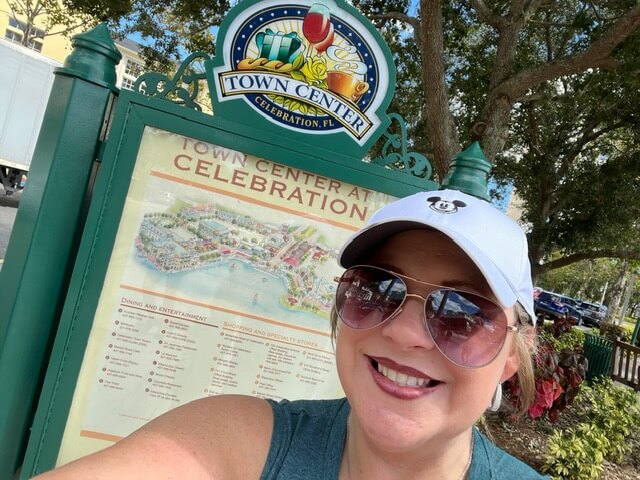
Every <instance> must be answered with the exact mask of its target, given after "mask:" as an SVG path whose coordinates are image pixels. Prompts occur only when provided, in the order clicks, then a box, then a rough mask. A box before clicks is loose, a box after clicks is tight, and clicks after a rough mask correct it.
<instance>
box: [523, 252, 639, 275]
mask: <svg viewBox="0 0 640 480" xmlns="http://www.w3.org/2000/svg"><path fill="white" fill-rule="evenodd" d="M594 258H620V259H626V260H640V251H638V250H594V251H591V252H581V253H574V254H572V255H567V256H566V257H562V258H557V259H555V260H551V261H550V262H546V263H543V264H541V265H535V266H534V270H535V274H536V275H540V274H542V273H546V272H548V271H550V270H555V269H557V268H561V267H566V266H567V265H571V264H572V263H576V262H579V261H581V260H591V259H594Z"/></svg>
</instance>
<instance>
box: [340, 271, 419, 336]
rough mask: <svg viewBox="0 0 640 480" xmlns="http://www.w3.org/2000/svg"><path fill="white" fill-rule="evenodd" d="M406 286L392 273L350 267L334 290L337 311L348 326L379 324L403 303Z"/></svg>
mask: <svg viewBox="0 0 640 480" xmlns="http://www.w3.org/2000/svg"><path fill="white" fill-rule="evenodd" d="M406 292H407V287H406V285H405V284H404V282H403V281H402V279H400V278H399V277H397V276H395V275H394V274H393V273H391V272H387V271H385V270H382V269H378V268H374V267H366V266H365V267H353V268H350V269H348V270H347V271H345V272H344V274H343V275H342V277H341V278H340V281H339V283H338V288H337V290H336V310H337V312H338V316H339V317H340V319H341V320H342V321H343V322H344V323H345V324H346V325H348V326H350V327H351V328H356V329H365V328H372V327H375V326H376V325H380V324H381V323H382V322H384V321H385V320H386V319H388V318H389V317H390V316H391V315H393V313H394V312H395V311H396V310H397V309H398V308H399V307H400V305H402V301H403V300H404V297H405V294H406Z"/></svg>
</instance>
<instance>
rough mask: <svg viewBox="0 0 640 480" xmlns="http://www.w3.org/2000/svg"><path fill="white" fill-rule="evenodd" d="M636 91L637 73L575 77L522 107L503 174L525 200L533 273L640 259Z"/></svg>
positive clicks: (545, 89) (517, 112)
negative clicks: (598, 261)
mask: <svg viewBox="0 0 640 480" xmlns="http://www.w3.org/2000/svg"><path fill="white" fill-rule="evenodd" d="M637 91H638V82H637V80H635V79H634V78H633V77H630V78H629V79H626V80H625V79H620V78H619V76H617V75H612V74H610V73H608V72H602V73H594V74H589V75H573V76H571V77H566V78H561V79H559V80H558V81H557V82H555V83H553V84H549V85H546V86H543V87H541V88H539V89H537V90H536V91H535V94H532V95H531V99H530V100H529V101H527V102H522V103H520V104H519V105H518V106H517V107H516V109H515V114H514V121H513V127H512V135H511V137H510V140H509V143H510V146H511V148H510V149H509V150H508V151H507V153H506V154H505V155H504V156H502V157H500V158H499V159H498V162H497V163H498V165H497V169H496V174H497V175H498V176H500V177H502V178H508V179H511V180H513V182H514V184H515V185H516V188H517V191H518V196H519V198H520V199H521V201H522V207H523V221H524V223H525V224H526V225H527V227H528V229H529V235H528V238H529V252H530V257H531V260H532V264H533V273H534V276H537V275H540V274H542V273H544V272H546V271H548V270H551V269H553V268H559V267H562V266H565V265H568V264H570V263H573V262H576V261H580V260H585V259H595V258H602V257H618V258H628V259H633V258H640V248H639V247H638V244H637V240H636V239H637V236H638V233H639V231H640V224H639V219H640V202H638V201H637V198H638V194H640V136H639V135H638V133H637V132H638V131H639V127H640V116H639V115H638V113H637V112H638V109H639V108H640V100H639V99H638V95H637ZM551 254H554V258H550V256H551Z"/></svg>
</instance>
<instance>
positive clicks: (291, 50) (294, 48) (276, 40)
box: [256, 28, 304, 63]
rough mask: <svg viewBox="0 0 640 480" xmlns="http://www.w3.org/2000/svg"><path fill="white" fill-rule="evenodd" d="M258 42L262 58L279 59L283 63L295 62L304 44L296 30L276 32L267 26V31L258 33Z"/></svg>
mask: <svg viewBox="0 0 640 480" xmlns="http://www.w3.org/2000/svg"><path fill="white" fill-rule="evenodd" d="M256 44H257V45H258V48H259V49H260V58H266V59H268V60H279V61H281V62H283V63H293V61H294V60H295V58H296V57H297V56H298V55H299V54H300V53H302V50H303V49H304V46H303V45H302V40H300V37H299V36H298V34H297V33H296V32H290V33H286V34H285V33H284V32H274V31H273V30H271V29H270V28H267V29H266V31H265V32H260V33H258V34H257V35H256Z"/></svg>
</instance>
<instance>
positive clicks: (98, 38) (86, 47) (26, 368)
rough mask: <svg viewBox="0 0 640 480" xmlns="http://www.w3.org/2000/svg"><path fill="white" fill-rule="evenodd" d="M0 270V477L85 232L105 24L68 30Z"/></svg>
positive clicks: (106, 83) (106, 81)
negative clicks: (67, 49)
mask: <svg viewBox="0 0 640 480" xmlns="http://www.w3.org/2000/svg"><path fill="white" fill-rule="evenodd" d="M72 45H73V47H74V49H73V51H72V52H71V54H70V55H69V56H68V57H67V59H66V61H65V64H64V66H63V67H61V68H58V69H56V71H55V75H56V77H55V80H54V83H53V88H52V91H51V95H50V97H49V103H48V104H47V110H46V112H45V115H44V120H43V123H42V127H41V129H40V136H39V137H38V143H37V145H36V149H35V152H34V154H33V159H32V162H31V169H30V172H29V184H28V185H27V187H26V189H25V191H24V193H23V195H22V198H21V201H20V207H19V209H18V212H17V215H16V219H15V224H14V227H13V231H12V234H11V238H10V240H9V245H8V247H7V252H6V257H5V262H4V265H3V267H2V270H0V285H2V288H0V308H1V310H0V311H1V312H3V313H2V315H3V317H2V318H1V321H0V478H6V479H10V478H13V477H14V474H15V472H16V470H17V469H18V468H19V466H20V465H21V462H22V456H23V454H24V447H25V445H26V441H27V439H28V433H29V428H30V424H31V421H32V416H33V411H34V409H35V406H36V403H37V398H38V394H39V390H40V388H41V382H42V378H43V374H44V371H45V369H46V366H47V361H48V352H49V349H50V346H51V342H52V338H53V337H54V335H55V331H56V328H57V325H58V320H59V315H60V312H61V310H62V306H63V303H64V298H65V294H66V289H67V286H68V281H69V276H70V273H71V270H72V267H73V263H74V260H75V255H76V250H77V246H78V242H79V238H80V235H81V231H82V227H83V223H84V216H85V199H86V198H87V194H88V187H89V184H90V180H91V177H92V171H93V168H94V161H95V159H96V152H97V148H98V145H99V138H100V134H101V132H102V130H103V124H104V119H105V113H106V111H107V107H108V104H109V102H110V100H111V98H112V95H113V94H114V93H117V91H118V90H117V88H116V86H115V82H116V72H115V66H116V65H117V63H118V62H119V61H120V59H121V58H122V55H121V54H120V52H119V51H118V50H117V49H116V47H115V44H114V43H113V41H112V40H111V37H110V35H109V32H108V30H107V27H106V26H105V25H104V24H101V25H99V26H98V27H96V28H94V29H93V30H91V31H89V32H86V33H83V34H79V35H76V36H74V37H73V39H72Z"/></svg>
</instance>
